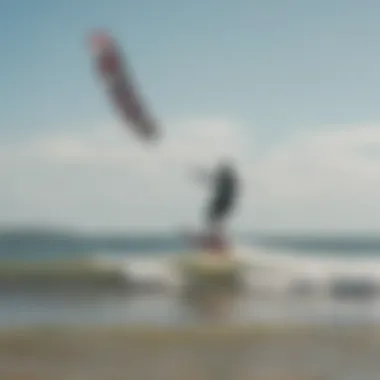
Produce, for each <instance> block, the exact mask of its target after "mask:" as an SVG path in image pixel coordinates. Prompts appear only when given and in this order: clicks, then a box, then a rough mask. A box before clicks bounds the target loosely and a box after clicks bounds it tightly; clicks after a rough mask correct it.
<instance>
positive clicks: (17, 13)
mask: <svg viewBox="0 0 380 380" xmlns="http://www.w3.org/2000/svg"><path fill="white" fill-rule="evenodd" d="M89 4H90V3H89V2H87V1H72V0H69V1H65V2H52V1H48V0H44V1H43V0H36V1H26V0H21V1H17V2H13V1H4V0H2V1H1V2H0V7H1V12H0V46H1V48H2V52H3V53H2V70H1V74H0V75H1V77H0V81H1V83H2V86H1V88H0V100H1V103H2V104H3V107H2V112H1V116H0V117H1V119H0V125H1V135H2V136H3V135H4V134H5V135H9V134H13V133H33V132H37V131H38V130H40V129H43V128H44V129H46V128H48V129H51V128H63V125H70V124H78V123H81V124H87V123H91V122H93V121H96V120H97V119H104V118H109V117H112V116H111V115H110V113H111V110H110V109H109V106H108V103H107V102H106V99H105V98H104V96H103V95H104V94H103V93H101V89H100V87H99V85H98V83H97V82H96V81H95V80H94V76H93V72H92V71H91V61H90V57H89V54H88V51H87V49H86V46H85V38H86V35H87V34H88V32H89V31H90V30H91V29H92V28H94V27H97V26H105V27H107V28H109V29H110V30H111V31H112V32H113V34H114V35H115V36H116V37H117V38H118V40H119V41H120V43H121V44H122V45H123V46H124V49H125V50H126V51H127V53H128V55H129V58H130V60H131V62H132V64H133V66H134V67H135V71H136V72H137V75H138V79H139V82H141V85H142V87H143V91H144V94H145V95H146V98H147V99H148V100H149V102H150V103H151V104H152V105H153V107H154V110H155V112H156V113H157V114H158V115H159V116H160V118H162V119H164V120H165V119H166V118H172V117H176V116H179V117H182V116H183V115H190V116H193V115H197V116H198V115H207V116H209V115H213V114H216V115H220V114H222V113H223V114H226V116H230V115H231V116H233V117H236V118H238V119H239V120H243V121H244V123H245V124H246V125H247V128H254V129H255V133H256V134H258V135H259V136H260V138H263V139H269V140H272V139H273V140H276V139H279V138H281V136H283V135H284V134H287V133H291V131H292V130H293V129H297V128H307V127H314V126H318V125H325V124H345V123H355V122H362V121H376V120H378V119H379V118H380V107H379V106H378V99H380V85H379V83H380V70H379V69H378V64H379V62H380V54H379V51H380V50H379V48H378V36H379V35H380V23H379V22H378V20H379V18H380V4H378V2H376V1H368V0H367V1H363V2H359V1H343V0H341V1H334V0H319V1H318V2H310V1H301V0H299V1H295V0H292V1H289V0H287V1H267V0H266V1H264V0H263V1H241V0H238V1H234V2H232V1H223V0H202V1H201V0H195V1H186V2H185V1H178V0H161V1H159V2H158V1H144V0H139V1H116V0H110V1H107V2H104V1H100V0H93V1H91V5H89ZM4 52H6V53H5V54H4Z"/></svg>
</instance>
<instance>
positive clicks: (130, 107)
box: [90, 30, 158, 140]
mask: <svg viewBox="0 0 380 380" xmlns="http://www.w3.org/2000/svg"><path fill="white" fill-rule="evenodd" d="M90 48H91V50H92V52H93V54H94V55H95V63H96V68H97V70H98V73H99V75H100V76H101V77H102V79H103V80H104V82H105V84H106V87H107V91H108V93H109V95H110V98H111V100H112V102H113V103H114V104H115V106H116V108H117V109H118V110H119V112H120V113H121V115H122V117H123V119H124V121H125V122H126V124H127V125H128V126H129V127H132V128H133V129H134V131H135V132H136V133H137V134H138V135H140V136H141V137H143V138H144V139H145V140H153V139H156V138H157V136H158V127H157V125H156V122H155V121H154V120H153V119H152V117H151V115H150V114H149V112H148V110H147V108H146V107H145V105H144V104H143V103H142V99H141V98H140V97H139V94H138V92H137V89H136V86H135V84H134V83H133V80H132V76H131V74H130V73H129V72H128V68H127V65H126V63H125V62H124V61H123V59H122V53H121V51H120V49H119V48H118V46H117V44H116V41H115V40H114V39H113V38H112V37H111V36H110V34H108V33H107V32H106V31H103V30H97V31H94V32H93V33H91V35H90Z"/></svg>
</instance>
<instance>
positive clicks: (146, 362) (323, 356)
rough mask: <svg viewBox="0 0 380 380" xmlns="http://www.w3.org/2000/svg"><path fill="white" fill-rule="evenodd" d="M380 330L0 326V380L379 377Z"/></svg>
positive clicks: (268, 327) (272, 326)
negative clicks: (3, 327)
mask: <svg viewBox="0 0 380 380" xmlns="http://www.w3.org/2000/svg"><path fill="white" fill-rule="evenodd" d="M379 352H380V328H379V329H378V328H375V327H371V328H369V327H367V328H358V327H356V328H352V327H351V328H345V329H343V328H337V327H334V328H327V327H323V328H322V327H310V326H309V327H300V326H299V327H298V328H296V327H294V328H290V327H285V326H279V325H277V326H274V325H260V326H259V325H255V326H252V325H251V326H246V327H231V326H228V327H227V326H226V327H223V326H218V327H188V328H184V327H176V328H147V327H134V328H132V327H112V328H111V327H108V328H106V327H102V328H100V327H97V328H96V327H91V328H90V327H88V328H85V327H81V328H79V327H54V326H52V327H46V326H45V327H41V328H37V327H35V328H23V329H21V328H19V329H12V330H8V331H2V332H0V379H2V380H8V379H9V380H16V379H17V380H21V379H23V380H32V379H33V380H34V379H39V380H45V379H46V380H47V379H52V380H61V379H62V380H66V379H67V380H69V379H70V380H79V379H80V380H87V379H91V380H98V379H99V380H108V379H112V380H121V379H131V380H134V379H138V380H140V379H163V380H164V379H165V380H171V379H172V380H175V379H182V380H185V379H197V380H203V379H204V380H206V379H207V380H208V379H217V380H223V379H226V380H227V379H231V380H232V379H233V380H240V379H241V380H243V379H244V380H248V379H258V380H261V379H263V380H264V379H266V380H269V379H271V380H280V379H283V380H297V379H304V380H309V379H310V380H312V379H313V380H317V379H321V380H322V379H326V380H327V379H331V380H340V379H342V380H343V379H347V378H348V376H350V377H349V378H352V379H363V380H371V379H374V380H375V379H376V380H378V375H379V373H380V362H379V360H378V353H379Z"/></svg>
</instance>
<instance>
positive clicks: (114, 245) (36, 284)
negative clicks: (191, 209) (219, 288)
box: [0, 230, 380, 327]
mask: <svg viewBox="0 0 380 380" xmlns="http://www.w3.org/2000/svg"><path fill="white" fill-rule="evenodd" d="M236 242H237V243H236V246H237V247H239V249H241V251H242V252H244V257H245V258H249V259H250V262H252V263H254V265H252V267H250V273H249V276H248V277H249V279H250V280H252V281H251V282H250V290H249V291H248V292H245V293H244V294H243V295H239V296H231V295H228V296H220V295H219V296H218V300H217V301H216V300H215V299H212V300H209V301H208V305H206V306H205V302H204V301H203V302H202V304H201V305H200V304H196V303H194V302H192V303H191V302H187V301H184V300H183V297H180V295H179V294H180V293H179V292H178V284H177V283H176V275H175V273H174V272H173V269H172V268H171V267H170V266H169V264H168V263H170V262H171V261H172V260H175V259H177V258H178V257H181V255H189V254H191V253H192V252H193V251H194V248H193V247H191V245H189V242H188V241H186V240H185V239H184V238H183V237H181V236H174V235H173V236H170V235H156V236H154V235H150V236H147V235H145V236H144V235H125V236H122V235H120V234H119V235H117V234H114V235H112V234H103V235H101V234H80V233H73V232H57V231H47V230H23V231H20V230H17V231H3V232H2V233H0V327H2V326H3V327H7V326H21V325H22V326H25V325H35V324H37V325H39V324H57V323H58V324H60V323H62V324H86V325H88V324H120V323H124V324H141V323H143V324H148V325H149V324H150V325H183V324H194V323H196V324H197V323H219V322H221V321H222V322H226V321H228V322H229V323H233V324H239V323H240V324H241V323H249V322H254V321H277V322H280V323H300V322H308V323H329V324H331V323H333V324H334V323H340V324H342V323H371V324H374V323H375V324H377V323H378V322H380V302H378V300H380V296H379V297H378V293H377V290H379V294H380V285H377V283H376V281H377V279H376V278H375V277H376V276H377V270H375V267H376V265H377V262H379V267H380V237H362V236H356V237H354V236H352V235H351V236H344V237H339V236H328V237H326V236H325V237H321V236H312V235H310V236H305V235H299V236H289V235H286V236H273V235H258V234H256V235H250V234H242V236H240V237H239V238H238V239H236ZM280 258H281V259H280ZM284 259H286V260H288V259H289V260H290V261H289V260H288V261H287V264H286V265H285V261H284ZM331 260H335V261H337V262H338V264H336V267H334V268H339V265H340V264H339V263H344V265H346V263H351V267H354V268H355V270H356V272H355V273H353V272H352V270H351V271H350V276H351V277H350V278H353V279H354V280H357V281H356V283H354V284H351V285H350V284H348V285H347V284H346V285H345V286H346V288H350V286H351V292H352V293H353V294H354V297H351V298H350V297H346V296H345V293H344V292H345V291H342V290H340V295H342V294H343V297H342V299H339V300H337V299H334V298H331V297H326V296H321V295H320V294H319V293H318V295H315V294H314V295H312V296H310V295H309V296H307V297H305V296H302V294H301V295H299V294H298V293H297V295H296V296H294V294H289V292H287V291H285V288H286V289H287V288H288V287H289V284H290V283H291V284H295V282H294V281H293V280H294V278H296V280H297V281H298V283H297V284H298V285H299V284H302V285H304V282H305V280H306V281H308V280H309V279H311V278H313V279H314V278H318V280H319V281H320V283H319V285H318V286H320V288H321V289H322V288H323V286H322V285H323V282H324V281H325V279H321V278H322V277H321V276H322V275H325V274H326V273H327V271H328V270H330V269H326V268H327V267H323V266H320V265H321V263H322V264H323V263H325V262H329V261H331ZM299 262H303V263H304V264H305V263H307V265H306V264H305V265H306V266H305V265H304V267H305V268H307V271H306V272H304V271H303V269H302V270H301V269H300V270H299V271H298V272H297V271H295V268H301V265H299ZM364 262H367V266H366V269H365V270H364V269H363V273H362V274H361V273H360V271H361V270H360V265H359V264H362V263H364ZM279 263H284V264H283V266H284V268H285V266H286V267H287V269H289V267H290V268H291V269H292V276H293V277H294V278H293V277H292V279H291V281H290V280H289V278H290V277H289V276H284V275H283V272H284V273H285V270H284V271H282V267H281V265H279ZM111 264H112V271H111V272H112V273H110V270H109V268H110V265H111ZM342 265H343V264H342ZM269 266H270V269H268V267H269ZM264 267H265V268H264ZM368 267H370V269H371V270H372V269H373V273H374V276H375V277H374V279H372V278H371V279H370V281H373V282H374V284H375V285H374V289H375V290H373V291H372V293H373V294H374V295H372V296H371V297H369V296H368V295H366V294H364V293H365V291H367V293H368V292H369V293H371V289H369V288H370V286H368V281H367V282H366V283H363V281H362V280H363V278H364V277H365V279H368V278H369V276H370V274H368V273H369V272H368V270H367V268H368ZM115 268H116V269H115ZM131 268H133V270H132V269H131ZM302 268H303V267H302ZM316 268H319V272H318V276H319V277H318V276H316V275H315V273H316ZM328 268H332V267H331V266H330V267H328ZM363 268H364V267H363ZM128 270H129V272H128ZM331 270H332V269H331ZM114 271H116V272H118V273H117V274H118V276H115V273H114ZM333 271H334V273H333V274H334V275H335V274H336V273H337V269H334V270H333ZM127 272H128V273H129V275H130V274H131V273H132V272H133V274H134V276H135V277H134V279H135V286H133V287H131V281H130V278H128V281H127V277H126V275H125V276H124V274H126V273H127ZM288 272H289V271H288ZM289 273H290V272H289ZM305 273H306V274H305ZM379 273H380V271H379ZM371 275H372V272H371ZM130 277H131V276H130ZM132 277H133V276H132ZM259 278H260V281H259V280H258V279H259ZM379 278H380V277H379ZM281 279H282V281H280V280H281ZM177 280H178V279H177ZM301 280H302V281H303V282H302V281H301ZM358 280H360V281H361V282H360V281H358ZM326 281H327V280H326ZM379 281H380V280H379ZM248 282H249V281H248ZM346 282H347V281H346ZM146 284H150V286H144V285H146ZM163 284H164V285H165V286H161V285H163ZM379 284H380V282H379ZM334 286H335V285H334ZM355 286H356V287H355ZM298 287H300V286H298ZM301 287H302V286H301ZM377 287H378V289H377ZM294 288H296V287H294ZM303 288H305V287H304V286H303ZM338 288H339V287H338V286H335V288H334V289H338ZM258 289H260V291H258ZM301 293H302V292H301ZM346 293H347V291H346ZM372 293H371V294H372ZM210 305H212V306H210Z"/></svg>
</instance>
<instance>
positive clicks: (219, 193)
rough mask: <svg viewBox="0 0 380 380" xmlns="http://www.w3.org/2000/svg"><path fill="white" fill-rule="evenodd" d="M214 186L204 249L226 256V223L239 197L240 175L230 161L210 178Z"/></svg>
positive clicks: (207, 217)
mask: <svg viewBox="0 0 380 380" xmlns="http://www.w3.org/2000/svg"><path fill="white" fill-rule="evenodd" d="M208 177H209V179H210V183H211V185H212V187H213V188H212V195H211V199H210V201H209V202H208V204H207V205H206V210H205V211H206V212H205V222H206V231H207V233H206V236H205V238H204V239H205V240H204V242H203V243H204V244H203V245H204V248H205V249H207V250H210V251H211V252H212V253H216V254H226V252H227V250H228V243H227V239H226V236H225V221H226V219H227V218H228V216H229V215H230V214H231V213H232V211H233V210H234V207H235V204H236V199H237V196H238V175H237V171H236V169H235V167H234V165H233V164H232V163H231V162H230V161H227V160H225V161H223V162H221V163H219V165H218V166H217V167H216V168H215V170H214V173H213V174H212V175H211V176H208Z"/></svg>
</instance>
